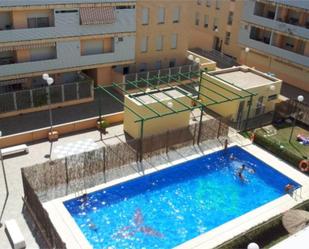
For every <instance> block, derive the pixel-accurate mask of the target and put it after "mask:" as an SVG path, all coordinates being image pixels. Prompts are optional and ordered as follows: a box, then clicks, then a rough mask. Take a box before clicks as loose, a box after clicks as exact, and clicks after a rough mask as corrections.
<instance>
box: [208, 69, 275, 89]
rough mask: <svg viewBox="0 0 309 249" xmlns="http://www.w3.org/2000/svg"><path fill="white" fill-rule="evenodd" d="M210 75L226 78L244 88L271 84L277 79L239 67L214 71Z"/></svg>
mask: <svg viewBox="0 0 309 249" xmlns="http://www.w3.org/2000/svg"><path fill="white" fill-rule="evenodd" d="M210 75H214V76H216V77H217V78H219V79H222V80H225V81H227V82H229V83H231V84H234V85H235V86H236V87H240V88H243V89H250V88H254V87H258V86H263V85H269V84H273V83H275V82H276V80H275V79H273V80H272V79H271V78H270V77H268V76H266V75H265V76H263V75H262V73H261V74H258V73H256V72H254V71H252V70H250V69H249V70H242V69H239V68H237V69H236V70H233V71H226V72H222V73H221V72H220V71H217V72H214V73H212V74H210Z"/></svg>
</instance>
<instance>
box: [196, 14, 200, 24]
mask: <svg viewBox="0 0 309 249" xmlns="http://www.w3.org/2000/svg"><path fill="white" fill-rule="evenodd" d="M195 25H196V26H199V25H200V13H198V12H196V13H195Z"/></svg>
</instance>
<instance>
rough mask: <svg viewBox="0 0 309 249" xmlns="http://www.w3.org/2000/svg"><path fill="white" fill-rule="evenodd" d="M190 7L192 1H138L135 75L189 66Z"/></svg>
mask: <svg viewBox="0 0 309 249" xmlns="http://www.w3.org/2000/svg"><path fill="white" fill-rule="evenodd" d="M190 5H191V1H182V0H173V1H170V0H157V1H149V0H138V1H137V4H136V46H135V51H136V54H135V65H134V66H132V69H133V71H134V70H135V71H147V70H156V69H160V68H168V67H176V66H181V65H184V64H186V63H188V61H187V58H186V57H187V56H186V51H187V49H188V43H189V38H190V37H189V35H190V33H189V32H188V30H189V27H190V26H189V22H188V20H189V19H190ZM134 67H135V68H134Z"/></svg>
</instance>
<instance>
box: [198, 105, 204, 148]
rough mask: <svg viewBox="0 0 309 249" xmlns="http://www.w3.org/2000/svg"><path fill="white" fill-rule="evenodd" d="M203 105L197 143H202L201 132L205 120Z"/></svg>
mask: <svg viewBox="0 0 309 249" xmlns="http://www.w3.org/2000/svg"><path fill="white" fill-rule="evenodd" d="M203 109H204V108H203V106H202V107H201V115H200V121H199V130H198V135H197V144H198V145H199V144H200V140H201V132H202V121H203Z"/></svg>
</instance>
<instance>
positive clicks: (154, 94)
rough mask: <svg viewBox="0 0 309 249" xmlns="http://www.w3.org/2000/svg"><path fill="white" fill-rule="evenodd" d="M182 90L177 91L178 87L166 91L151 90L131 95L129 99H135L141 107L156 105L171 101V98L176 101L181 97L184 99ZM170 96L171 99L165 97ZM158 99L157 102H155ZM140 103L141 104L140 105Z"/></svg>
mask: <svg viewBox="0 0 309 249" xmlns="http://www.w3.org/2000/svg"><path fill="white" fill-rule="evenodd" d="M162 91H163V92H162ZM184 92H185V91H184V90H182V89H179V88H178V87H176V88H168V89H161V91H158V90H153V91H149V92H146V93H137V94H134V95H133V94H131V95H129V97H130V98H131V99H136V100H138V101H137V102H138V103H137V104H138V105H142V103H143V104H145V105H146V104H152V103H157V102H158V101H167V100H171V99H172V98H175V99H178V98H181V97H185V96H186V95H187V94H189V93H187V94H184ZM165 93H166V94H168V95H170V96H171V97H172V98H171V97H169V96H167V95H166V94H165ZM156 99H158V101H157V100H156ZM140 102H142V103H140Z"/></svg>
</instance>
